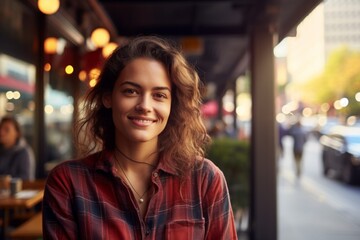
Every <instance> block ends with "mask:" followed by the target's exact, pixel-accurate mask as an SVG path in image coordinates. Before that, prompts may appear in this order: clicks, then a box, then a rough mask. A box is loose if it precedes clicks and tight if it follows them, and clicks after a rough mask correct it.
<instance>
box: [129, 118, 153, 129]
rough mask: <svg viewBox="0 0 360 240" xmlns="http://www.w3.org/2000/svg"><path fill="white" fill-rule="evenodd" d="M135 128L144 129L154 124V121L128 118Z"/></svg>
mask: <svg viewBox="0 0 360 240" xmlns="http://www.w3.org/2000/svg"><path fill="white" fill-rule="evenodd" d="M128 118H129V119H130V120H131V121H132V122H133V123H134V124H135V125H136V126H140V127H146V126H149V125H151V124H152V123H154V122H156V120H153V119H149V118H143V117H128Z"/></svg>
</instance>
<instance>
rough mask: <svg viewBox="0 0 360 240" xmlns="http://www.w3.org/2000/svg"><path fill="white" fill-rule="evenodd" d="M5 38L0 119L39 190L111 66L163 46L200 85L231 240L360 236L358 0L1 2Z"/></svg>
mask: <svg viewBox="0 0 360 240" xmlns="http://www.w3.org/2000/svg"><path fill="white" fill-rule="evenodd" d="M0 33H1V38H0V117H3V116H5V115H7V114H11V115H15V116H16V117H17V119H18V120H19V121H20V124H21V126H22V128H23V132H24V135H25V138H26V140H27V142H28V143H29V144H30V145H31V146H32V147H33V149H34V151H35V156H36V163H37V178H38V179H46V176H47V174H48V172H49V171H51V169H52V168H53V167H54V166H56V165H57V164H58V163H60V162H61V161H64V160H67V159H71V158H74V157H75V156H76V149H75V148H74V145H73V141H72V139H73V123H74V121H75V120H76V119H77V118H78V117H79V116H80V115H81V111H80V110H81V104H82V97H83V96H84V95H85V93H86V91H87V90H88V89H90V88H91V87H93V86H95V85H96V79H97V76H98V75H99V73H100V70H101V67H102V64H103V63H104V60H105V59H106V57H107V56H108V55H109V54H111V52H112V51H113V50H114V49H115V48H116V47H117V46H121V45H122V44H124V43H126V42H127V41H128V40H129V39H131V38H132V37H134V36H138V35H158V36H161V37H165V38H167V39H170V40H171V41H173V42H175V43H177V44H178V45H179V46H180V47H181V49H182V51H183V52H184V54H185V56H186V58H187V59H188V61H189V62H190V63H191V64H192V65H194V67H195V68H196V70H197V71H198V73H199V75H200V78H201V80H202V81H203V82H204V85H205V89H204V97H203V99H204V101H203V105H202V115H203V119H204V122H205V124H206V127H207V129H208V132H209V134H210V135H211V136H212V137H213V143H212V145H211V147H210V148H209V151H208V153H207V157H208V158H209V159H211V160H213V161H214V162H216V163H217V165H218V166H219V167H220V168H221V169H222V170H223V172H224V174H225V176H226V178H227V181H228V184H229V190H230V194H231V198H232V203H233V208H234V212H235V215H236V223H237V227H238V232H239V238H241V239H261V240H266V239H270V240H274V239H281V240H293V239H294V240H295V239H359V238H360V231H359V230H358V229H360V218H359V216H360V212H359V208H358V203H359V202H360V188H359V179H360V140H359V139H360V131H359V128H360V1H358V0H326V1H321V0H298V1H297V0H292V1H285V0H252V1H251V0H232V1H230V0H229V1H220V0H218V1H216V0H210V1H202V0H197V1H175V0H174V1H173V0H172V1H161V0H160V1H125V0H124V1H114V0H99V1H96V0H86V1H75V0H73V1H70V0H52V1H50V0H42V1H41V0H39V1H30V0H2V1H1V2H0ZM297 123H299V125H300V128H301V131H295V130H294V126H295V125H297ZM295 132H301V134H303V135H305V140H304V141H303V142H302V144H301V158H300V162H299V164H298V165H297V161H296V160H295V159H296V158H295V155H296V154H295V152H293V150H294V147H295V145H297V139H298V135H296V134H295ZM0 160H1V159H0ZM297 167H298V169H297ZM297 171H300V173H298V172H297ZM305 206H307V207H308V208H305ZM306 234H308V235H306Z"/></svg>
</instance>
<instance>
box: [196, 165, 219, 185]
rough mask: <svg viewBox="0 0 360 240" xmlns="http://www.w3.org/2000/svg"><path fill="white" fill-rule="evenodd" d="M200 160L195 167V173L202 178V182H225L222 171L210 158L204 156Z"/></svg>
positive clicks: (208, 183) (210, 183)
mask: <svg viewBox="0 0 360 240" xmlns="http://www.w3.org/2000/svg"><path fill="white" fill-rule="evenodd" d="M198 161H200V162H199V164H198V165H197V167H196V168H195V174H196V175H198V176H200V177H201V178H202V182H203V183H205V184H207V185H209V186H210V185H213V184H220V185H223V184H224V183H225V177H224V174H223V172H222V171H221V170H220V169H219V167H218V166H216V165H215V164H214V163H213V162H212V161H211V160H209V159H207V158H204V159H202V160H198Z"/></svg>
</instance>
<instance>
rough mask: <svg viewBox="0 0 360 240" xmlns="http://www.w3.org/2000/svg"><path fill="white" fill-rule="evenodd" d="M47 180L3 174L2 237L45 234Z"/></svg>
mask: <svg viewBox="0 0 360 240" xmlns="http://www.w3.org/2000/svg"><path fill="white" fill-rule="evenodd" d="M44 186H45V181H44V180H34V181H22V180H19V179H14V178H13V179H12V178H11V176H10V175H2V176H0V213H1V218H0V226H1V235H0V239H39V238H41V237H42V216H41V202H42V199H43V195H44Z"/></svg>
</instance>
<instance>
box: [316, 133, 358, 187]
mask: <svg viewBox="0 0 360 240" xmlns="http://www.w3.org/2000/svg"><path fill="white" fill-rule="evenodd" d="M320 143H321V145H322V146H323V150H322V163H323V173H324V175H328V173H329V171H335V173H336V174H337V175H338V176H339V177H340V179H341V180H342V181H344V182H345V183H348V184H355V183H357V182H359V180H360V127H346V126H337V127H334V128H333V129H332V130H331V132H329V133H328V134H326V135H323V136H322V137H321V138H320Z"/></svg>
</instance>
